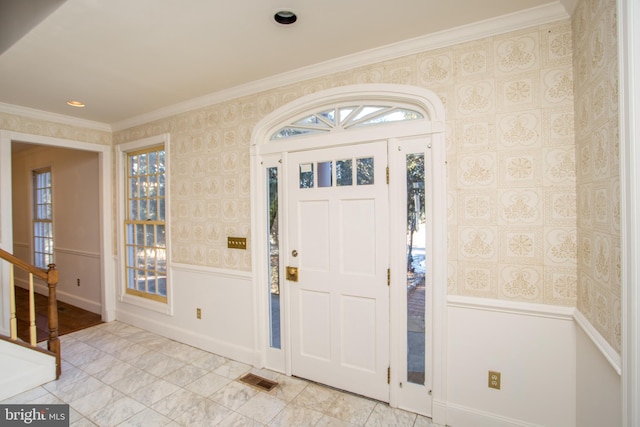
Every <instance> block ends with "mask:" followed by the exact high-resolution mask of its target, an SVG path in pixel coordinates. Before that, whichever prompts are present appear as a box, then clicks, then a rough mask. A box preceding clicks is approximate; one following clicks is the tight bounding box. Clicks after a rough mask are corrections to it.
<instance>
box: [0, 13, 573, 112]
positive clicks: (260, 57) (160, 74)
mask: <svg viewBox="0 0 640 427" xmlns="http://www.w3.org/2000/svg"><path fill="white" fill-rule="evenodd" d="M574 1H575V0H562V2H563V4H564V5H565V6H567V5H568V4H571V3H573V2H574ZM549 3H557V2H555V1H551V0H394V1H393V2H392V1H390V0H387V1H382V0H321V1H302V0H233V1H231V0H227V1H222V0H66V1H65V0H29V1H26V2H25V0H0V16H1V18H0V27H3V21H4V22H5V23H6V22H11V23H12V25H11V26H7V25H4V28H5V30H4V31H2V32H0V37H1V38H2V40H1V41H0V52H1V53H0V103H3V104H5V105H4V107H7V105H6V104H10V105H12V106H13V105H15V106H21V107H27V108H31V109H36V110H41V111H46V112H50V113H55V114H62V115H65V116H72V117H76V118H79V119H85V120H91V121H95V122H98V123H104V124H109V125H113V124H116V123H118V122H122V121H124V120H129V119H131V118H134V117H137V116H140V115H143V114H149V113H151V112H153V111H156V110H159V109H163V108H167V107H169V106H171V105H174V104H178V103H183V102H186V101H188V100H190V99H194V98H198V97H202V96H205V95H208V94H212V93H216V92H219V91H224V90H228V89H230V88H234V87H238V86H241V85H246V84H248V83H250V82H254V81H256V80H261V79H267V78H269V77H272V76H276V75H281V74H282V73H287V72H290V71H292V70H296V69H300V68H303V67H308V66H310V65H313V64H318V63H323V62H326V61H330V60H334V59H336V58H341V57H345V56H348V55H353V54H356V53H359V52H363V51H367V50H370V49H374V48H378V47H380V46H386V45H392V44H395V43H398V42H401V41H404V40H408V39H414V38H419V37H425V36H427V35H429V34H434V33H437V32H441V31H444V30H447V29H451V28H455V27H460V26H465V25H469V24H472V23H475V22H478V21H482V20H486V19H489V18H493V17H497V16H502V15H505V14H511V13H514V12H519V11H521V10H525V9H529V8H534V7H538V6H542V5H547V4H549ZM26 4H28V5H29V6H28V7H27V6H25V5H26ZM58 6H59V7H58ZM280 9H290V10H293V11H294V12H295V13H296V14H297V15H298V22H296V23H295V24H293V25H291V26H281V25H278V24H276V23H275V22H274V21H273V14H274V12H276V11H278V10H280ZM566 9H567V10H569V7H566ZM47 14H48V16H47ZM43 17H44V19H43ZM38 22H39V23H38ZM31 27H33V28H31ZM29 28H31V29H30V30H29ZM3 49H6V50H4V51H2V50H3ZM69 99H77V100H80V101H83V102H84V103H86V107H85V108H83V109H77V108H73V107H69V106H67V105H66V101H67V100H69Z"/></svg>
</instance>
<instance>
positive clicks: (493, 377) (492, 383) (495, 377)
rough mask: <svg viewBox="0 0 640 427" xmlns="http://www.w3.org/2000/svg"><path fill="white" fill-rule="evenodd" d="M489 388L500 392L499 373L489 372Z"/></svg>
mask: <svg viewBox="0 0 640 427" xmlns="http://www.w3.org/2000/svg"><path fill="white" fill-rule="evenodd" d="M489 388H495V389H496V390H500V372H496V371H489Z"/></svg>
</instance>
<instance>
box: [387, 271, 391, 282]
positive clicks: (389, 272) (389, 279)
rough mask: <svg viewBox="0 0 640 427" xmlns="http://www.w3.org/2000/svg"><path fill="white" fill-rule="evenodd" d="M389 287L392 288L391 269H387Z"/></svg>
mask: <svg viewBox="0 0 640 427" xmlns="http://www.w3.org/2000/svg"><path fill="white" fill-rule="evenodd" d="M387 286H391V269H390V268H387Z"/></svg>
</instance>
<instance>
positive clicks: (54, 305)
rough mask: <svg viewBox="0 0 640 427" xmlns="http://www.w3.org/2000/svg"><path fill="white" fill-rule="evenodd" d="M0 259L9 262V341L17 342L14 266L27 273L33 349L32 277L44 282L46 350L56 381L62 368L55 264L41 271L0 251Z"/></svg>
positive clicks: (35, 344)
mask: <svg viewBox="0 0 640 427" xmlns="http://www.w3.org/2000/svg"><path fill="white" fill-rule="evenodd" d="M0 258H1V259H3V260H5V261H7V262H9V276H10V279H9V282H10V283H9V299H10V304H11V318H10V327H11V336H10V338H11V340H12V341H17V340H18V328H17V319H16V298H15V290H14V286H15V283H14V266H16V267H18V268H20V269H22V270H24V271H26V272H27V273H29V336H30V343H29V344H30V345H31V347H33V348H36V349H39V348H38V347H37V334H36V312H35V310H36V306H35V300H34V290H33V276H35V277H37V278H40V279H42V280H44V281H45V282H46V283H47V287H48V288H49V300H48V301H49V303H48V313H47V319H48V327H49V339H48V340H47V349H48V350H49V351H50V352H51V353H53V354H54V355H55V356H56V379H58V378H60V374H61V373H62V367H61V364H60V339H59V338H58V301H57V299H56V286H57V285H58V270H56V265H55V264H49V269H48V270H43V269H40V268H38V267H34V266H33V265H31V264H28V263H26V262H24V261H22V260H21V259H19V258H16V257H15V256H13V255H12V254H10V253H9V252H7V251H5V250H2V249H0Z"/></svg>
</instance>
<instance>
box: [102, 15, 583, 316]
mask: <svg viewBox="0 0 640 427" xmlns="http://www.w3.org/2000/svg"><path fill="white" fill-rule="evenodd" d="M571 58H572V48H571V27H570V22H569V21H560V22H556V23H553V24H549V25H540V26H537V27H533V28H528V29H523V30H519V31H515V32H511V33H507V34H503V35H500V36H495V37H488V38H484V39H480V40H477V41H473V42H468V43H463V44H459V45H455V46H452V47H448V48H443V49H438V50H433V51H427V52H423V53H419V54H415V55H411V56H407V57H403V58H399V59H394V60H390V61H387V62H381V63H376V64H372V65H370V66H366V67H360V68H356V69H353V70H349V71H345V72H342V73H338V74H333V75H329V76H326V77H322V78H317V79H314V80H310V81H307V82H304V83H299V84H295V85H289V86H285V87H282V88H279V89H275V90H271V91H268V92H263V93H258V94H255V95H252V96H247V97H244V98H240V99H234V100H231V101H227V102H223V103H221V104H217V105H212V106H210V107H207V108H202V109H200V110H196V111H192V112H189V113H185V114H181V115H177V116H173V117H170V118H167V119H162V120H158V121H155V122H152V123H148V124H145V125H141V126H137V127H134V128H131V129H127V130H122V131H118V132H115V133H114V143H115V144H120V143H125V142H129V141H134V140H136V139H140V138H143V137H147V136H151V135H157V134H159V133H164V132H168V133H170V134H171V147H170V151H171V158H172V162H173V167H172V176H171V186H172V193H171V199H172V211H173V212H175V213H176V214H175V215H173V217H172V224H171V226H172V230H175V231H176V232H174V234H173V236H172V242H171V247H172V256H173V260H174V261H175V262H179V263H185V264H192V265H199V266H212V267H217V268H228V269H233V270H240V271H250V269H251V259H250V256H249V252H246V253H241V252H240V253H239V252H238V251H233V250H229V249H227V248H226V236H228V235H230V233H236V235H238V236H246V237H249V230H250V208H249V207H250V200H249V196H250V194H249V193H250V189H249V140H250V136H251V132H252V130H253V127H254V126H255V124H256V123H257V121H258V120H259V119H261V118H262V117H264V116H265V115H266V114H268V113H269V112H271V111H273V110H274V109H275V108H278V107H280V106H282V105H284V104H286V103H287V102H290V101H292V100H294V99H296V98H299V97H300V96H303V95H305V94H308V93H312V92H316V91H318V90H322V89H327V88H331V87H336V86H343V85H347V84H358V83H400V84H407V85H417V86H421V87H424V88H427V89H430V90H432V91H434V92H436V93H437V95H438V96H439V97H440V98H441V99H442V101H443V102H444V104H445V108H446V122H447V130H446V139H447V140H446V152H447V167H448V183H447V188H448V199H449V218H448V235H449V248H450V249H449V254H448V258H449V260H450V264H449V269H448V275H449V278H448V287H449V293H450V294H456V295H465V296H476V297H485V298H495V299H501V300H510V301H522V302H535V303H543V304H552V305H566V306H573V305H574V304H575V298H576V255H575V253H576V252H575V247H576V234H575V221H576V212H575V205H576V201H575V148H574V138H573V136H574V130H573V72H572V61H571Z"/></svg>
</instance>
